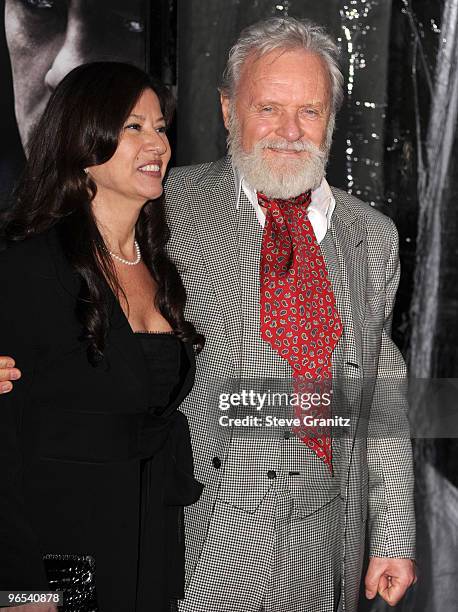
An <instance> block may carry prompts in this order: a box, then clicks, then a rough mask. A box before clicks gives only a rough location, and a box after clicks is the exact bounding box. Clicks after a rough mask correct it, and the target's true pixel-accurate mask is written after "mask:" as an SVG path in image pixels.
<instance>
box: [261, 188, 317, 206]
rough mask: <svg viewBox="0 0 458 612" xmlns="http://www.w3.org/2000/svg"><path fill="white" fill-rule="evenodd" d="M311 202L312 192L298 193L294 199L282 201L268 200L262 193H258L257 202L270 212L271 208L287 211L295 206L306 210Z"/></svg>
mask: <svg viewBox="0 0 458 612" xmlns="http://www.w3.org/2000/svg"><path fill="white" fill-rule="evenodd" d="M311 201H312V192H311V191H306V192H305V193H300V194H299V195H298V196H296V197H294V198H288V199H287V200H283V199H281V198H270V197H269V196H266V195H265V194H264V193H261V192H260V191H258V202H259V205H260V206H263V207H264V208H267V209H268V210H271V208H272V206H275V205H276V206H278V207H279V208H281V209H282V210H288V209H290V208H293V207H295V206H298V207H304V208H307V207H308V206H309V204H310V202H311Z"/></svg>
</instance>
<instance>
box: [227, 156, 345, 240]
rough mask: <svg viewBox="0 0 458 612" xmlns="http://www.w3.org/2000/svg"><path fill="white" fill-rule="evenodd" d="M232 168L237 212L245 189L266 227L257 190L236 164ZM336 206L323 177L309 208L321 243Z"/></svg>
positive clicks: (313, 192) (311, 219) (314, 192)
mask: <svg viewBox="0 0 458 612" xmlns="http://www.w3.org/2000/svg"><path fill="white" fill-rule="evenodd" d="M232 167H233V170H234V179H235V192H236V194H237V204H236V206H237V210H238V208H239V205H240V194H241V191H242V189H243V192H244V193H245V195H246V197H247V198H248V200H249V201H250V202H251V204H252V205H253V207H254V210H255V212H256V217H257V219H258V221H259V223H260V224H261V225H262V226H263V227H264V223H265V216H264V213H263V212H262V210H261V207H260V206H259V203H258V196H257V192H256V190H255V189H253V188H252V187H251V186H250V185H248V183H247V182H246V180H245V178H244V177H243V176H242V174H241V173H240V171H239V170H238V168H236V166H235V165H234V164H232ZM335 206H336V201H335V198H334V196H333V195H332V191H331V188H330V187H329V184H328V182H327V180H326V179H325V178H324V177H323V180H322V181H321V184H320V186H319V187H317V188H316V189H314V190H313V191H312V201H311V202H310V204H309V206H308V212H309V218H310V221H311V223H312V225H313V226H314V228H315V226H317V227H319V228H320V229H318V230H315V233H317V239H318V242H321V239H322V237H324V234H325V233H326V231H327V230H328V229H329V227H330V225H331V217H332V213H333V212H334V208H335ZM318 234H320V236H318Z"/></svg>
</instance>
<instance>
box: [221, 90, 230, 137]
mask: <svg viewBox="0 0 458 612" xmlns="http://www.w3.org/2000/svg"><path fill="white" fill-rule="evenodd" d="M219 99H220V101H221V110H222V112H223V120H224V127H225V128H226V130H228V129H229V116H230V105H231V102H230V100H229V98H228V97H227V96H226V95H225V94H223V93H221V94H220V98H219Z"/></svg>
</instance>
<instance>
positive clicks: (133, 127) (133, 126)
mask: <svg viewBox="0 0 458 612" xmlns="http://www.w3.org/2000/svg"><path fill="white" fill-rule="evenodd" d="M141 129H142V126H141V125H140V124H139V123H129V125H126V130H138V131H140V130H141Z"/></svg>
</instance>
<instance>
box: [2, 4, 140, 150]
mask: <svg viewBox="0 0 458 612" xmlns="http://www.w3.org/2000/svg"><path fill="white" fill-rule="evenodd" d="M145 5H146V2H145V0H6V1H5V30H6V38H7V44H8V50H9V54H10V60H11V68H12V73H13V85H14V99H15V112H16V119H17V124H18V128H19V133H20V135H21V140H22V144H23V146H24V149H25V150H27V142H28V140H29V137H30V133H31V131H32V130H33V128H34V126H35V124H36V122H37V121H38V119H39V118H40V116H41V114H42V112H43V110H44V108H45V106H46V103H47V101H48V99H49V96H50V95H51V92H52V91H53V89H54V88H55V87H56V85H57V84H58V83H59V81H60V80H61V79H62V78H63V77H64V76H65V75H66V74H67V73H68V72H69V71H70V70H72V68H74V67H76V66H78V65H80V64H84V63H86V62H91V61H98V60H112V61H117V60H118V61H123V62H128V63H131V64H135V65H137V66H139V67H141V68H145V46H146V45H145V36H146V32H145V30H146V23H145V15H146V10H145Z"/></svg>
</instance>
